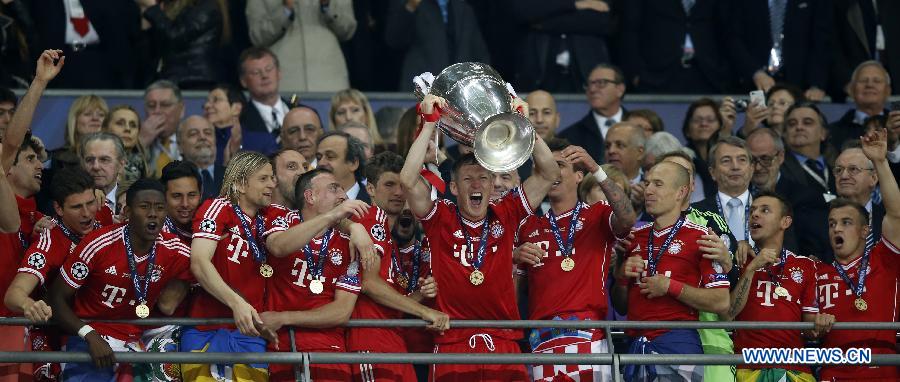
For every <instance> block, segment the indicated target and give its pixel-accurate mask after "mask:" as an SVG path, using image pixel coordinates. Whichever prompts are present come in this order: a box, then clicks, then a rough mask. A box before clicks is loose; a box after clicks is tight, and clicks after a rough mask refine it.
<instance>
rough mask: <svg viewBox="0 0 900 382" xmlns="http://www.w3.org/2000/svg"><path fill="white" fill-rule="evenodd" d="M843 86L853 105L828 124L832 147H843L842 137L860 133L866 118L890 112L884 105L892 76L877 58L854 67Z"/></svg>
mask: <svg viewBox="0 0 900 382" xmlns="http://www.w3.org/2000/svg"><path fill="white" fill-rule="evenodd" d="M845 89H846V91H847V94H849V95H850V98H852V99H853V105H854V106H853V108H852V109H850V110H847V112H846V113H844V115H843V116H841V119H839V120H837V121H836V122H834V123H833V124H831V126H829V127H828V130H829V136H830V137H831V142H832V143H833V144H834V145H835V147H842V146H843V144H844V142H845V141H847V140H850V139H856V138H859V137H860V136H861V135H863V133H865V127H864V126H865V121H866V118H868V117H872V116H876V115H888V114H889V112H888V110H886V109H885V108H886V107H887V102H888V97H890V95H891V76H890V75H889V74H888V72H887V70H885V68H884V66H883V65H882V64H881V63H880V62H878V61H865V62H863V63H861V64H859V65H858V66H857V67H856V69H854V70H853V75H852V76H851V77H850V82H849V83H847V86H846V88H845ZM891 114H894V115H897V114H900V112H893V113H891Z"/></svg>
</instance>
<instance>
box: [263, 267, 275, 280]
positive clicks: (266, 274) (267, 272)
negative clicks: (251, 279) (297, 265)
mask: <svg viewBox="0 0 900 382" xmlns="http://www.w3.org/2000/svg"><path fill="white" fill-rule="evenodd" d="M259 274H260V275H262V277H265V278H269V277H272V275H274V274H275V269H272V266H271V265H269V264H266V263H262V265H260V266H259Z"/></svg>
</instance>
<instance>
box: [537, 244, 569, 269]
mask: <svg viewBox="0 0 900 382" xmlns="http://www.w3.org/2000/svg"><path fill="white" fill-rule="evenodd" d="M534 244H537V246H538V247H541V249H542V250H543V251H544V256H543V258H547V257H550V242H549V241H547V240H544V241H539V242H537V243H534ZM575 252H576V251H575V246H574V245H573V246H572V254H571V255H570V256H575ZM562 255H563V254H562V251H560V250H559V249H557V250H556V251H555V252H554V254H553V256H554V257H562ZM543 266H544V263H542V262H541V263H537V264H535V265H534V266H533V267H534V268H540V267H543Z"/></svg>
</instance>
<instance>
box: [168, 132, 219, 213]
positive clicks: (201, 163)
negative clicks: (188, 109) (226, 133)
mask: <svg viewBox="0 0 900 382" xmlns="http://www.w3.org/2000/svg"><path fill="white" fill-rule="evenodd" d="M176 134H177V135H178V138H177V141H178V149H179V150H180V151H181V159H182V160H184V161H186V162H190V163H193V164H194V165H195V166H197V170H198V171H199V172H200V180H201V187H200V189H201V190H202V192H203V199H209V198H215V197H218V196H219V191H220V189H221V188H222V179H223V177H224V176H225V167H223V166H222V164H221V163H216V134H215V128H214V127H213V125H212V124H211V123H209V121H207V120H206V119H204V118H203V117H200V116H197V115H192V116H190V117H187V119H185V120H184V122H182V123H181V124H180V125H179V126H178V130H177V132H176Z"/></svg>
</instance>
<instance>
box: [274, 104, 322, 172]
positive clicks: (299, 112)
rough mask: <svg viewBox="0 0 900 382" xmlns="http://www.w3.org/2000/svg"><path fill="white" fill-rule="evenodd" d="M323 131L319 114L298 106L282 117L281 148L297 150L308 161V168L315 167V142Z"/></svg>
mask: <svg viewBox="0 0 900 382" xmlns="http://www.w3.org/2000/svg"><path fill="white" fill-rule="evenodd" d="M324 132H325V130H323V129H322V120H321V119H320V118H319V114H318V113H316V111H315V110H314V109H312V108H310V107H308V106H298V107H295V108H293V109H291V111H289V112H288V113H287V114H286V115H285V116H284V122H283V127H282V128H281V148H283V149H291V150H297V151H299V152H300V154H303V157H304V158H306V159H307V160H309V161H310V167H311V168H314V167H315V165H316V163H315V162H316V147H317V145H316V142H318V141H319V137H321V136H322V134H323V133H324Z"/></svg>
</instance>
